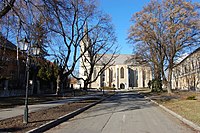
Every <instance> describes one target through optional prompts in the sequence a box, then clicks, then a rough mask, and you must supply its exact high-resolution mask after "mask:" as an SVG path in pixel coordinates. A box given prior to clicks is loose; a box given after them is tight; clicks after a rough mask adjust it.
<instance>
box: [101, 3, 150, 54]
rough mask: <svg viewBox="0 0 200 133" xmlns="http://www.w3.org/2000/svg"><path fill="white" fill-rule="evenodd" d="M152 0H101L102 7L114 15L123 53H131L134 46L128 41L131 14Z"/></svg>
mask: <svg viewBox="0 0 200 133" xmlns="http://www.w3.org/2000/svg"><path fill="white" fill-rule="evenodd" d="M149 1H150V0H99V6H100V9H101V10H103V11H104V12H105V13H107V14H109V15H110V16H111V17H112V22H113V24H114V26H115V30H116V35H117V39H118V44H119V46H120V48H121V50H120V53H121V54H131V53H132V51H133V47H132V45H131V44H128V43H127V40H126V38H127V36H128V29H129V27H130V25H131V22H130V19H131V16H132V15H133V14H134V13H135V12H138V11H140V10H142V7H143V6H144V5H146V4H147V3H148V2H149Z"/></svg>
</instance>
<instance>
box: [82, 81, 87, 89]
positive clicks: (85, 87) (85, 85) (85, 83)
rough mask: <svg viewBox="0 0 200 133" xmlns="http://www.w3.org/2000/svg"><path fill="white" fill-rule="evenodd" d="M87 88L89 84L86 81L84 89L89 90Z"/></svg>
mask: <svg viewBox="0 0 200 133" xmlns="http://www.w3.org/2000/svg"><path fill="white" fill-rule="evenodd" d="M87 88H88V83H87V82H86V81H84V87H83V89H84V90H87Z"/></svg>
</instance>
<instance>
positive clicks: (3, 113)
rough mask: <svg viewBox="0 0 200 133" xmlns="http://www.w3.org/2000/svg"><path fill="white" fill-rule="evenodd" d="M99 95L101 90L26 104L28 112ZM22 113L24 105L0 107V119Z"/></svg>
mask: <svg viewBox="0 0 200 133" xmlns="http://www.w3.org/2000/svg"><path fill="white" fill-rule="evenodd" d="M101 95H102V92H98V93H94V94H89V95H85V96H79V97H72V98H66V99H64V100H57V101H50V102H44V103H40V104H35V105H29V106H28V107H29V113H30V112H35V111H38V110H44V109H48V108H52V107H55V106H59V105H62V104H65V103H72V102H77V101H82V100H84V99H88V98H93V97H94V98H95V97H100V96H101ZM23 113H24V106H17V107H14V108H6V109H0V120H3V119H8V118H11V117H15V116H18V115H23Z"/></svg>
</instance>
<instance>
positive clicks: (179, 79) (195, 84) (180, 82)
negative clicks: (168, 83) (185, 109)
mask: <svg viewBox="0 0 200 133" xmlns="http://www.w3.org/2000/svg"><path fill="white" fill-rule="evenodd" d="M172 88H173V89H182V90H200V49H199V50H197V51H195V52H194V53H192V54H191V55H189V56H188V57H186V59H184V60H183V61H182V62H181V63H179V64H178V65H177V66H176V67H175V68H174V69H173V79H172Z"/></svg>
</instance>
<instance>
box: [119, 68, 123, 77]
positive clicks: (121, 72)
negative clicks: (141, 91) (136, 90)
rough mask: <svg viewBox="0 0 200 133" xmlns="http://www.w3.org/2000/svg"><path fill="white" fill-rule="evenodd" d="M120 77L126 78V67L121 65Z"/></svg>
mask: <svg viewBox="0 0 200 133" xmlns="http://www.w3.org/2000/svg"><path fill="white" fill-rule="evenodd" d="M120 78H124V68H123V67H121V69H120Z"/></svg>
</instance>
